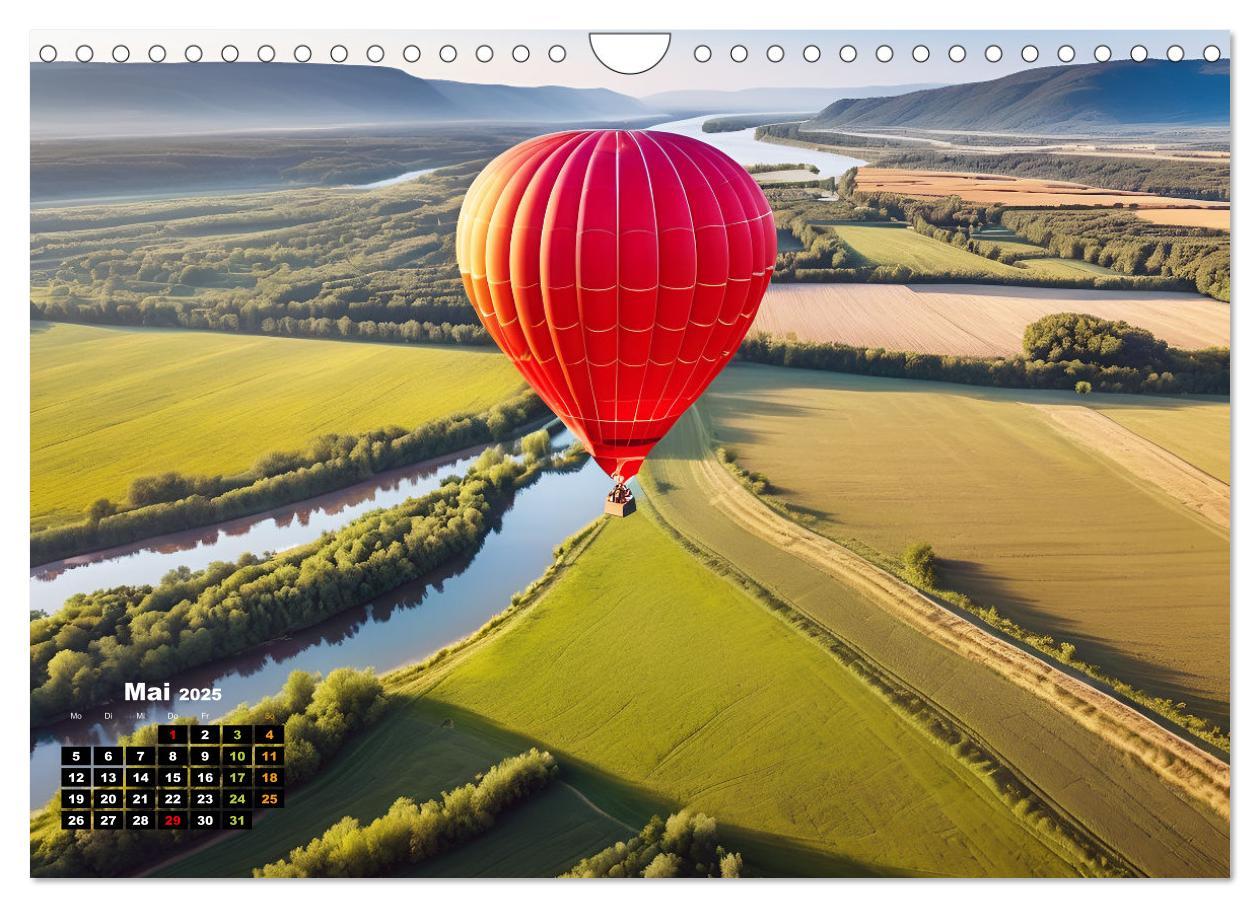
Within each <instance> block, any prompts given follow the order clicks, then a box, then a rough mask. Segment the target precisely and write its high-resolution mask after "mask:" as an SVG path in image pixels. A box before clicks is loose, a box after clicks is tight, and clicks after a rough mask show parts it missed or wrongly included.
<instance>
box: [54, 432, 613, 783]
mask: <svg viewBox="0 0 1260 908" xmlns="http://www.w3.org/2000/svg"><path fill="white" fill-rule="evenodd" d="M570 441H572V438H571V436H570V435H569V433H567V432H564V433H561V434H560V435H559V436H557V438H556V439H555V442H554V444H555V445H556V446H557V447H563V446H565V445H567V444H568V443H569V442H570ZM475 456H476V452H464V453H463V454H462V455H458V456H456V457H454V458H449V459H446V460H445V461H438V462H429V463H426V464H424V465H421V466H418V467H413V468H409V469H408V470H400V471H394V472H393V473H390V474H382V475H381V476H377V477H374V478H373V479H372V480H371V481H370V482H368V483H363V484H360V485H358V486H354V487H352V488H351V489H345V490H342V491H341V492H338V493H333V494H332V495H326V496H321V497H320V498H316V499H311V500H310V501H307V502H304V503H303V504H301V505H299V506H296V507H293V508H289V509H281V510H279V511H272V512H268V513H266V514H260V515H256V516H254V517H251V518H244V519H243V520H240V521H232V522H231V523H230V524H225V525H223V526H219V527H209V528H206V529H204V530H202V531H198V532H196V533H192V534H187V535H188V536H189V538H187V539H181V538H179V537H180V536H183V535H185V534H179V535H178V536H171V537H163V539H162V540H160V541H159V542H158V543H157V544H153V541H150V542H148V543H145V544H142V545H141V546H136V547H131V548H128V549H123V550H110V551H109V552H103V553H98V554H96V555H93V556H87V557H86V558H84V559H82V560H83V562H84V563H80V564H75V565H69V564H63V565H62V566H61V568H60V569H59V570H58V571H53V572H51V573H48V572H46V571H45V568H48V566H44V567H43V568H39V569H37V570H35V571H33V572H32V576H31V590H32V597H33V598H34V597H36V596H37V595H38V596H39V599H40V600H41V601H44V602H45V603H46V604H47V603H53V602H55V604H52V605H51V608H56V607H57V606H58V605H60V600H57V597H58V596H61V598H62V599H64V598H65V596H68V595H72V594H73V593H74V592H79V591H84V590H91V589H97V588H99V587H101V586H107V585H111V584H117V583H130V582H152V581H155V580H157V579H158V578H159V577H160V576H161V575H162V574H163V573H165V571H167V570H170V569H171V568H172V567H175V566H178V565H180V564H187V565H188V566H189V567H198V566H204V565H205V564H208V563H209V562H210V561H214V560H219V559H224V558H231V557H235V556H236V555H239V554H240V553H241V552H245V551H255V552H257V551H260V550H281V549H286V548H290V547H291V546H295V545H299V544H301V543H304V542H307V541H309V540H311V539H313V538H315V537H317V536H319V534H320V533H322V532H324V531H325V530H329V529H334V528H336V527H339V526H342V525H344V524H345V523H346V522H348V521H349V520H352V519H353V518H354V517H356V516H358V515H359V514H362V513H364V512H366V511H369V510H372V509H373V508H378V507H384V506H388V505H390V504H395V503H397V502H400V501H402V500H404V499H406V498H410V497H414V496H415V495H420V494H424V492H426V491H428V490H429V489H431V488H434V487H436V486H437V485H438V483H439V482H440V480H441V478H442V477H443V476H447V475H449V474H450V473H452V472H455V471H462V470H463V469H465V468H466V467H467V465H468V463H469V462H471V460H472V459H474V458H475ZM607 486H608V477H607V476H605V475H604V474H603V472H602V471H600V469H599V467H597V466H596V465H595V463H594V462H593V461H589V460H588V461H587V462H586V463H585V464H584V465H583V466H582V467H581V469H579V470H576V471H573V472H568V473H545V474H543V475H542V477H540V478H539V479H538V480H537V481H536V482H534V483H533V484H532V485H530V486H529V487H528V488H525V489H522V490H521V491H520V492H518V493H517V494H516V496H515V498H514V499H513V501H512V503H511V505H510V506H509V507H508V508H507V509H506V510H505V511H504V512H503V514H502V516H501V517H500V518H499V519H498V520H497V521H496V522H495V525H494V527H493V529H492V530H491V532H490V534H489V535H488V536H487V537H486V540H485V542H484V543H483V544H482V545H481V547H480V548H479V549H478V550H477V551H476V552H475V553H474V554H473V555H472V556H471V557H468V558H465V559H463V560H462V561H461V562H459V563H457V564H454V565H450V566H448V567H447V568H446V569H444V570H442V571H440V572H438V573H436V574H434V575H432V576H430V577H427V578H425V579H424V580H420V581H416V582H415V583H413V584H410V585H408V586H405V587H400V588H399V589H397V590H395V591H394V592H392V593H390V594H389V595H386V596H383V597H381V598H379V599H377V600H376V601H374V602H372V603H371V604H369V605H366V606H363V607H360V608H355V609H350V610H349V611H346V612H342V613H340V614H338V615H335V616H334V617H332V618H330V619H328V620H327V621H325V622H323V623H321V624H319V625H316V626H314V627H311V628H308V629H306V630H304V631H300V632H297V633H294V634H291V635H289V636H287V637H284V638H282V639H279V640H274V641H272V642H270V643H267V644H264V645H262V646H260V647H257V648H255V649H252V650H250V651H248V652H246V653H243V654H241V655H239V656H236V657H233V658H231V659H227V660H224V661H223V662H220V663H216V664H213V665H209V666H203V667H202V668H199V669H196V670H193V671H190V672H188V673H186V674H184V675H181V676H179V677H178V678H172V679H171V687H172V690H174V689H177V688H178V687H180V686H197V687H209V686H215V687H218V688H219V689H220V690H222V692H223V699H222V700H221V701H219V702H218V703H215V704H213V705H205V706H196V705H195V704H178V705H176V706H175V711H176V712H178V713H179V714H182V715H198V716H200V718H201V719H202V720H203V721H208V720H211V719H215V718H217V717H218V716H220V715H222V714H223V713H224V712H226V711H227V710H228V709H230V708H232V707H234V706H236V705H237V704H239V703H242V702H253V701H255V700H258V699H259V698H261V697H264V696H266V695H268V694H272V693H275V692H276V691H278V690H279V689H280V688H281V686H282V685H283V684H284V681H285V679H286V678H287V677H288V675H289V673H290V672H291V671H293V670H294V669H299V668H300V669H302V670H304V671H311V672H325V673H326V672H328V671H330V670H332V669H334V668H340V667H342V666H350V667H356V668H366V667H373V668H376V669H377V670H380V671H385V670H389V669H392V668H396V667H398V666H401V665H406V664H409V663H411V662H416V661H418V660H420V659H423V658H425V657H426V656H428V655H430V654H431V653H433V652H435V651H437V650H439V649H441V648H442V647H443V646H446V645H447V644H449V643H453V642H455V641H456V640H459V639H461V638H463V637H465V636H467V635H468V634H470V633H471V632H472V631H474V630H476V629H477V628H478V627H480V626H481V625H482V624H484V623H485V622H486V620H487V619H488V618H490V617H491V616H492V615H495V614H497V613H498V612H500V611H502V610H503V609H504V608H506V607H507V605H508V601H509V600H510V599H511V597H512V594H513V593H515V592H518V591H519V590H521V589H523V588H525V587H526V586H528V585H529V583H530V582H531V581H532V580H534V579H535V578H536V577H538V576H539V575H541V574H542V573H543V571H545V570H546V568H547V566H548V565H549V564H550V563H551V561H552V550H553V549H554V548H555V546H556V545H557V544H559V543H560V542H561V541H563V540H564V539H565V538H567V537H568V536H570V535H572V534H573V533H574V532H576V531H577V530H579V529H581V528H582V527H583V526H585V525H586V524H587V523H589V522H590V521H591V520H593V519H594V518H595V517H596V516H597V515H598V514H599V513H600V508H601V506H602V503H603V495H604V493H605V492H606V491H607ZM233 553H235V554H233ZM41 573H44V574H45V576H42V577H41ZM53 590H55V592H54V591H53ZM63 594H64V595H63ZM32 607H36V606H34V605H33V606H32ZM171 706H172V705H171V704H170V703H150V704H147V705H146V707H147V709H148V718H147V719H145V720H142V721H139V722H137V721H136V720H135V719H134V717H133V718H128V716H134V713H135V712H136V709H137V707H136V705H134V704H133V705H132V706H131V707H130V708H128V709H124V708H123V706H122V704H115V705H112V706H105V707H96V708H93V709H87V710H83V711H82V716H83V717H82V718H81V719H77V720H72V721H71V720H68V721H65V722H62V723H60V724H58V725H53V726H47V727H43V728H38V729H32V731H31V780H30V792H31V804H32V806H37V805H39V804H42V803H43V802H44V801H45V800H47V798H48V797H49V796H50V795H51V794H52V793H53V791H55V790H56V788H57V786H58V784H59V776H60V746H61V745H62V744H102V745H104V744H110V743H113V742H114V741H115V740H117V738H118V736H119V735H122V734H126V733H128V732H130V731H132V730H134V728H135V727H136V726H137V725H140V724H147V722H151V721H161V720H162V719H163V718H164V717H165V716H166V713H167V711H168V709H170V708H171ZM203 709H204V710H205V714H202V712H201V711H202V710H203Z"/></svg>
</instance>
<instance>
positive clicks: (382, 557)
mask: <svg viewBox="0 0 1260 908" xmlns="http://www.w3.org/2000/svg"><path fill="white" fill-rule="evenodd" d="M553 462H554V460H553V458H551V457H550V456H548V457H547V458H546V459H540V458H538V457H534V456H529V455H526V456H524V457H521V458H513V457H508V456H506V455H505V454H504V453H503V451H502V449H501V448H497V447H495V448H489V449H487V450H486V451H485V452H483V453H482V455H481V456H480V457H479V458H478V459H477V460H476V462H475V463H474V464H473V465H472V467H470V468H469V470H468V472H467V473H466V474H465V475H464V476H462V477H450V478H448V479H447V480H446V481H445V482H443V484H442V485H441V486H440V487H439V488H438V489H436V490H434V491H433V492H430V493H429V494H427V495H424V496H422V497H419V498H411V499H408V500H406V501H404V502H403V503H401V504H399V505H396V506H394V507H391V508H383V509H380V510H376V511H372V512H369V513H367V514H365V515H363V516H362V517H360V518H358V519H357V520H354V521H351V522H350V523H348V524H346V525H345V526H344V527H342V528H341V529H339V530H337V531H336V532H328V533H325V534H323V535H322V536H321V537H320V538H319V539H317V540H315V541H314V542H311V543H308V544H306V545H302V546H297V547H295V548H292V549H289V550H287V551H285V552H281V553H280V554H278V555H271V556H268V557H259V556H255V555H252V554H245V555H242V556H241V557H240V558H238V559H237V560H236V561H235V562H223V561H220V562H215V563H213V564H211V565H209V566H208V567H206V568H205V569H204V570H201V571H196V572H193V571H189V570H188V569H187V568H181V569H179V570H175V571H171V572H169V573H168V574H167V575H166V576H165V577H163V578H162V580H161V582H160V583H158V584H157V585H156V586H150V585H140V586H119V587H114V588H112V589H106V590H97V591H95V592H92V593H86V594H85V593H79V594H76V595H74V596H72V597H70V598H69V599H68V600H66V603H65V604H64V605H63V606H62V608H61V609H59V610H58V611H57V612H55V613H54V614H52V615H50V616H48V617H38V618H36V619H35V620H33V621H31V622H30V641H31V642H30V659H31V721H32V723H33V724H39V723H43V722H47V721H50V720H52V719H55V718H56V717H58V716H59V715H61V714H62V713H64V712H65V711H66V710H68V709H70V708H83V707H86V706H91V705H93V704H98V703H104V702H108V701H110V700H113V699H115V698H116V697H117V696H118V695H119V693H120V691H121V685H122V684H123V683H124V682H126V681H146V682H158V681H162V680H166V679H168V678H170V677H171V676H173V675H176V674H178V673H180V672H183V671H187V670H188V669H191V668H194V667H196V666H198V665H204V664H205V663H207V662H212V661H214V660H216V659H223V658H226V657H228V656H232V655H235V654H237V653H240V652H243V651H245V650H247V649H250V648H251V647H254V646H257V645H259V644H261V643H265V642H266V641H268V640H273V639H275V638H277V637H280V636H283V635H285V634H289V633H292V632H293V631H295V630H300V629H302V628H306V627H310V626H312V625H314V624H317V623H318V622H320V621H323V620H324V619H326V618H328V617H330V616H331V615H335V614H337V613H338V612H341V611H344V610H346V609H349V608H353V607H355V606H358V605H363V604H365V603H367V602H370V601H371V600H373V599H375V598H376V597H377V596H380V595H381V594H383V593H386V592H389V591H390V590H393V589H395V588H397V587H400V586H402V585H404V584H406V583H410V582H412V581H415V580H419V579H421V578H423V577H424V576H425V575H426V574H428V573H430V572H431V571H433V570H435V569H437V568H439V567H441V566H443V565H445V564H447V563H449V562H451V561H453V560H454V559H456V558H459V557H461V556H465V555H467V554H469V553H470V552H472V551H474V550H475V549H476V548H477V547H479V546H480V545H481V543H482V541H483V540H484V538H485V535H486V533H488V532H489V530H490V525H491V519H492V516H493V513H494V512H495V511H496V510H497V509H500V508H502V507H503V506H505V505H506V504H507V502H508V501H509V500H510V498H511V496H512V495H513V494H514V493H515V491H516V490H517V489H518V488H520V487H522V486H524V485H525V484H527V483H529V482H531V481H532V480H533V479H534V478H536V477H537V476H538V475H539V474H540V473H541V472H542V470H543V469H544V468H546V467H547V466H549V465H552V464H553Z"/></svg>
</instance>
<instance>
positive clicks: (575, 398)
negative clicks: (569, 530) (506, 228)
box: [538, 132, 597, 454]
mask: <svg viewBox="0 0 1260 908" xmlns="http://www.w3.org/2000/svg"><path fill="white" fill-rule="evenodd" d="M595 137H596V133H593V132H587V133H585V134H581V136H580V138H579V139H578V141H577V142H576V143H575V144H574V147H572V148H570V149H569V150H568V154H567V155H566V157H565V161H564V163H562V164H561V165H560V169H561V171H563V170H564V169H565V168H567V167H569V166H570V161H571V160H572V158H573V156H574V154H576V153H578V152H580V151H581V150H582V147H583V146H584V145H585V144H586V143H587V142H590V141H597V140H596V138H595ZM588 166H589V164H588ZM559 177H560V174H559V173H557V175H556V181H557V182H558V181H559ZM582 179H583V181H585V173H583V176H582ZM555 198H556V194H555V183H554V182H553V184H552V186H551V192H550V194H549V195H548V198H547V211H546V212H545V213H544V216H543V224H544V225H545V224H546V223H547V215H548V214H550V213H551V210H552V208H551V206H552V203H553V201H554V200H555ZM578 211H579V213H580V212H581V203H580V202H579V205H578ZM573 235H574V237H575V238H577V237H580V233H579V232H578V230H577V229H574V231H573ZM538 254H539V258H540V259H541V257H542V255H543V245H542V243H541V242H540V243H539V246H538ZM541 264H542V263H541V261H540V262H539V283H540V284H542V286H543V306H544V311H545V310H546V309H548V308H550V302H549V296H550V294H551V291H552V290H553V289H554V288H552V287H551V286H549V285H548V284H547V282H546V281H543V280H542V272H541ZM573 274H574V281H573V290H574V298H575V300H576V301H577V303H578V305H579V306H580V304H581V301H580V300H577V296H578V290H579V288H578V286H577V285H578V281H577V248H576V247H575V248H574V254H573ZM574 325H575V326H576V327H577V329H578V337H579V338H581V339H582V356H583V359H582V365H583V368H584V369H585V371H586V383H587V387H588V388H589V389H590V391H591V399H592V400H594V397H595V390H594V385H593V384H592V382H591V374H590V368H589V365H588V364H587V362H586V339H585V337H584V336H583V330H584V329H583V328H582V327H581V326H582V319H581V314H580V313H579V314H578V320H577V321H576V322H574ZM548 328H549V330H550V332H551V336H552V344H553V345H554V346H555V347H556V360H557V362H559V364H560V371H561V373H562V374H563V375H564V381H565V384H566V385H567V386H568V388H569V398H570V401H571V405H570V410H576V411H577V412H576V413H569V414H568V415H569V417H570V418H571V419H573V420H574V422H575V423H577V424H578V425H579V426H580V433H581V435H582V436H583V440H584V442H585V443H586V444H587V445H591V444H592V442H591V430H590V427H589V423H590V422H592V421H593V420H592V418H591V417H590V416H588V415H587V414H586V412H585V411H584V409H583V407H582V401H581V397H580V396H579V395H578V393H577V385H576V383H575V381H574V378H573V375H572V374H571V370H570V368H569V367H570V365H576V364H570V363H568V362H567V361H566V360H565V358H564V354H563V353H562V352H561V351H560V345H559V332H558V331H557V330H555V329H556V328H557V326H556V325H554V324H551V323H550V322H549V324H548ZM591 453H592V454H594V451H592V452H591Z"/></svg>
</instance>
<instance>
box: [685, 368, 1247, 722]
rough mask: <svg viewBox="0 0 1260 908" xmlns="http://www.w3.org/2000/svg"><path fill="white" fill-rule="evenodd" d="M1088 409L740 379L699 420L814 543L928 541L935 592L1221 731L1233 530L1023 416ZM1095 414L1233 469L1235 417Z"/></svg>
mask: <svg viewBox="0 0 1260 908" xmlns="http://www.w3.org/2000/svg"><path fill="white" fill-rule="evenodd" d="M1081 400H1082V399H1081V398H1080V397H1078V396H1075V395H1072V394H1068V393H1059V392H1014V391H1003V390H982V389H975V388H965V387H962V386H958V385H941V384H932V383H925V382H914V381H904V380H902V381H899V380H895V379H878V378H867V377H858V376H848V375H836V374H824V373H817V372H806V371H798V370H785V369H770V368H764V367H743V366H741V367H736V368H733V369H730V370H727V372H725V373H724V374H723V375H722V376H721V378H720V379H719V381H718V382H717V383H716V384H715V386H714V388H713V389H712V390H711V391H710V392H709V394H708V395H707V397H706V398H705V401H704V407H705V411H706V413H708V414H709V415H710V417H711V419H712V420H713V423H714V430H715V433H716V436H717V438H718V440H719V441H720V442H722V443H724V444H726V445H727V446H728V447H730V448H731V449H732V450H733V451H734V452H735V455H736V456H737V458H738V462H739V464H740V465H741V466H742V467H744V468H745V469H748V470H755V471H759V472H761V473H764V474H766V476H767V477H768V478H769V481H770V482H771V484H772V485H773V487H774V489H775V492H776V493H777V494H778V495H779V496H780V497H781V498H782V499H783V500H784V501H786V502H789V503H791V504H792V505H794V506H796V507H798V508H800V509H801V511H802V512H803V513H804V514H805V515H807V517H808V518H809V519H810V521H811V522H810V526H812V527H813V528H814V529H815V530H817V531H818V532H821V533H823V534H825V535H829V536H831V537H833V538H835V539H837V540H839V541H846V540H858V541H860V542H861V543H864V544H866V545H870V546H873V547H874V548H876V549H878V550H879V551H881V552H883V553H885V554H887V555H894V556H895V555H897V554H898V553H900V552H901V550H902V549H903V548H904V547H905V546H906V545H907V544H908V543H910V542H917V541H926V542H928V543H931V544H932V545H933V546H934V547H935V550H936V552H937V553H938V555H939V556H940V557H941V558H942V559H944V562H943V564H942V570H941V577H942V586H944V587H947V588H950V589H956V590H960V591H962V592H965V593H967V594H969V595H971V596H973V597H974V598H975V599H976V600H978V601H979V602H980V603H982V604H985V605H993V606H996V607H997V608H998V610H999V611H1001V612H1002V613H1003V614H1006V615H1007V616H1009V617H1011V618H1013V619H1015V620H1016V621H1018V622H1019V623H1020V624H1022V625H1024V626H1025V627H1026V628H1028V629H1030V630H1034V631H1037V632H1039V633H1049V634H1051V635H1053V636H1054V637H1055V638H1057V639H1060V640H1067V641H1071V642H1073V643H1075V644H1076V645H1077V651H1078V655H1079V656H1081V658H1083V659H1085V661H1087V662H1091V663H1093V664H1097V665H1100V666H1102V667H1103V668H1104V669H1106V670H1107V671H1108V672H1109V673H1110V674H1112V675H1114V676H1117V677H1119V678H1122V679H1124V680H1127V681H1130V682H1131V683H1134V684H1136V685H1137V686H1138V687H1141V688H1143V689H1145V690H1147V691H1148V692H1149V693H1153V694H1157V695H1159V696H1167V697H1171V698H1172V699H1173V701H1174V702H1176V701H1184V702H1185V703H1187V704H1188V705H1189V710H1190V712H1191V713H1193V714H1195V715H1200V716H1204V717H1206V718H1209V719H1210V720H1211V721H1213V722H1217V723H1219V724H1220V725H1221V726H1222V728H1228V723H1229V539H1228V533H1227V532H1225V531H1222V530H1220V529H1219V528H1217V527H1215V526H1213V525H1211V524H1209V523H1208V522H1207V521H1205V520H1203V519H1202V518H1200V517H1199V516H1198V515H1195V514H1193V513H1192V512H1190V511H1189V510H1188V509H1186V508H1184V507H1183V506H1181V505H1180V504H1179V503H1177V502H1175V501H1173V500H1172V499H1171V498H1169V497H1167V496H1165V495H1163V494H1162V493H1160V492H1158V491H1156V490H1153V489H1149V488H1147V487H1146V486H1144V485H1142V484H1141V483H1138V482H1135V481H1133V480H1132V479H1131V477H1129V476H1127V475H1126V474H1125V472H1124V470H1122V469H1121V468H1120V467H1118V466H1117V465H1115V464H1114V463H1112V462H1111V461H1110V460H1109V459H1108V458H1105V457H1102V456H1101V455H1096V454H1092V453H1090V452H1088V451H1086V450H1085V449H1084V448H1082V447H1080V446H1078V445H1077V444H1074V443H1073V442H1072V441H1070V440H1069V439H1067V438H1065V437H1064V436H1063V435H1061V434H1060V433H1059V432H1058V431H1056V429H1055V428H1054V427H1053V426H1052V425H1051V424H1050V422H1049V421H1048V420H1047V419H1045V418H1044V416H1042V415H1041V414H1039V413H1038V412H1036V411H1035V410H1033V409H1032V408H1031V407H1026V406H1023V405H1022V402H1023V401H1035V402H1037V403H1043V404H1050V403H1054V402H1055V401H1060V402H1063V403H1070V404H1079V403H1080V402H1081ZM1088 401H1089V402H1090V403H1092V404H1093V405H1094V406H1098V407H1100V408H1102V409H1104V411H1105V412H1107V415H1111V416H1115V415H1116V414H1117V413H1118V414H1119V416H1118V421H1120V422H1121V423H1122V424H1124V423H1126V421H1127V422H1128V423H1129V424H1132V425H1133V426H1134V428H1135V430H1137V431H1139V432H1141V431H1143V430H1142V429H1140V428H1138V424H1139V423H1140V424H1142V425H1143V426H1144V427H1146V428H1145V431H1146V432H1149V434H1150V436H1151V437H1152V440H1155V441H1156V442H1157V443H1162V444H1165V446H1167V447H1169V448H1170V449H1171V448H1174V447H1176V444H1174V442H1176V443H1179V444H1180V445H1181V447H1182V449H1183V450H1188V449H1194V450H1195V451H1196V452H1197V453H1196V454H1195V457H1196V458H1197V459H1198V460H1199V461H1200V462H1201V463H1203V464H1208V465H1214V466H1213V468H1214V469H1215V470H1217V471H1219V470H1220V468H1221V464H1222V460H1223V458H1225V457H1227V456H1228V455H1227V449H1228V435H1227V430H1228V404H1224V403H1208V402H1187V401H1184V400H1181V399H1177V398H1157V397H1141V398H1135V397H1123V396H1119V395H1100V396H1097V397H1094V398H1089V399H1088ZM1130 408H1132V409H1130ZM1126 414H1128V415H1126ZM1156 436H1157V437H1156ZM1161 438H1163V439H1165V441H1162V442H1161V441H1160V439H1161ZM1168 439H1172V440H1173V441H1168ZM1205 468H1207V467H1205Z"/></svg>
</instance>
